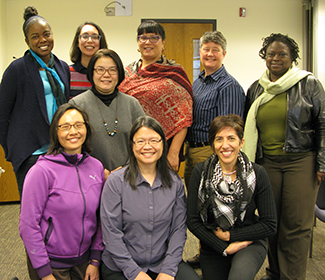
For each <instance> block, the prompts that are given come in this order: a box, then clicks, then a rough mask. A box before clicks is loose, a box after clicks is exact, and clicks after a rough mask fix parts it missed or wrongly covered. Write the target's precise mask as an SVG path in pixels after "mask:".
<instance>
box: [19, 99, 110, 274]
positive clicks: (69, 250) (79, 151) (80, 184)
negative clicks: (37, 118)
mask: <svg viewBox="0 0 325 280" xmlns="http://www.w3.org/2000/svg"><path fill="white" fill-rule="evenodd" d="M90 137H91V128H90V126H89V119H88V115H87V113H86V112H85V111H84V110H83V109H81V108H79V107H77V106H75V105H73V104H64V105H62V106H60V107H59V108H58V110H57V111H56V113H55V114H54V117H53V121H52V124H51V127H50V140H51V144H50V148H49V151H48V153H47V154H46V155H44V156H40V157H39V159H38V161H37V162H36V164H35V165H34V166H33V167H32V168H31V169H30V170H29V172H28V173H27V175H26V178H25V182H24V192H23V200H22V204H21V215H20V224H19V229H20V236H21V238H22V239H23V242H24V245H25V247H26V252H27V254H28V261H27V262H28V270H29V276H30V278H31V279H32V280H34V279H40V278H41V279H46V280H47V279H50V280H54V279H56V280H63V279H70V276H71V277H72V278H71V279H81V280H84V279H89V280H95V279H96V280H97V279H99V270H98V268H99V264H100V261H101V252H102V250H103V244H102V231H101V226H100V222H99V213H98V212H99V202H100V195H101V191H102V187H103V184H104V180H105V179H104V168H103V165H102V164H101V163H100V161H98V160H97V159H95V158H93V157H91V156H89V154H88V153H89V152H90V146H89V143H90ZM69 275H70V276H69ZM65 277H69V278H65Z"/></svg>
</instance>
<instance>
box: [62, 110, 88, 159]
mask: <svg viewBox="0 0 325 280" xmlns="http://www.w3.org/2000/svg"><path fill="white" fill-rule="evenodd" d="M84 121H85V120H84V119H83V117H82V115H81V114H80V113H79V112H78V111H77V110H75V109H72V110H68V111H66V112H65V113H64V114H63V115H62V117H61V118H60V120H59V122H58V126H60V125H63V124H70V125H73V124H75V123H77V122H81V123H83V122H84ZM57 134H58V140H59V142H60V144H61V146H62V147H63V150H64V151H65V152H66V153H67V154H71V155H74V154H81V150H82V145H83V143H84V142H85V140H86V136H87V128H86V126H83V128H82V129H80V130H76V129H75V127H74V126H71V128H70V130H69V131H62V130H61V129H60V128H58V129H57Z"/></svg>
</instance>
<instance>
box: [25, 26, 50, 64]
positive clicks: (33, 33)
mask: <svg viewBox="0 0 325 280" xmlns="http://www.w3.org/2000/svg"><path fill="white" fill-rule="evenodd" d="M25 41H26V44H27V45H28V47H29V48H30V49H31V50H32V51H33V52H34V53H36V54H37V55H38V56H39V57H40V58H41V59H42V60H43V61H44V62H45V63H48V62H49V60H50V54H51V51H52V49H53V46H54V40H53V35H52V31H51V29H50V27H49V25H48V24H47V23H46V22H45V21H44V20H39V21H37V22H35V23H34V24H32V25H31V26H30V27H29V29H28V34H27V38H26V39H25Z"/></svg>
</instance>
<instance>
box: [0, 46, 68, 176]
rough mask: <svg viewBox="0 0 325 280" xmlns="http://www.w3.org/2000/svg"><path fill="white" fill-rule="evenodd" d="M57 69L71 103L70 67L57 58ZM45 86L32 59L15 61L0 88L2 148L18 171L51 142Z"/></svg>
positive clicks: (26, 54)
mask: <svg viewBox="0 0 325 280" xmlns="http://www.w3.org/2000/svg"><path fill="white" fill-rule="evenodd" d="M54 61H55V64H54V68H55V70H56V72H57V73H58V75H59V76H60V78H61V80H62V82H63V83H64V87H65V92H64V94H65V96H66V99H67V101H68V100H69V90H70V71H69V66H68V65H67V64H66V63H65V62H64V61H61V60H59V59H58V58H57V57H56V56H54ZM49 127H50V122H49V119H48V116H47V109H46V101H45V93H44V86H43V82H42V79H41V76H40V74H39V70H38V67H37V65H36V64H35V63H34V62H33V61H32V59H31V58H30V56H29V55H28V51H26V52H25V54H24V56H23V57H21V58H19V59H17V60H15V61H13V62H12V63H11V64H10V65H9V66H8V68H7V69H6V71H5V72H4V74H3V77H2V81H1V84H0V144H1V146H2V147H3V149H4V152H5V155H6V159H7V160H8V161H10V162H11V163H12V165H13V167H14V171H17V169H18V168H19V167H20V165H21V164H22V162H23V161H24V160H25V159H26V158H27V157H29V156H30V155H31V154H32V153H33V152H35V151H36V150H37V149H38V148H40V147H41V146H42V145H44V144H46V143H49V142H50V132H49Z"/></svg>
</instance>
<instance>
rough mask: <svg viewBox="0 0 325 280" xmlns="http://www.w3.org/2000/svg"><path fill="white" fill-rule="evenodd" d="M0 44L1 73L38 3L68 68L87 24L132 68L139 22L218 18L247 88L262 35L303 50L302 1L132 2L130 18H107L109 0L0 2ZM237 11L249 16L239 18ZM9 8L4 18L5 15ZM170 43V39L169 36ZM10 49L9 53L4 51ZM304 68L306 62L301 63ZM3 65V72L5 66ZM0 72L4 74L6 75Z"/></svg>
mask: <svg viewBox="0 0 325 280" xmlns="http://www.w3.org/2000/svg"><path fill="white" fill-rule="evenodd" d="M0 1H1V2H0V3H1V15H0V16H1V27H2V26H5V30H4V31H0V39H1V41H0V42H3V43H2V44H4V51H3V49H2V47H3V46H2V45H0V46H1V50H2V51H1V54H2V55H3V56H4V57H3V62H2V63H1V64H0V71H1V70H2V71H3V70H4V69H5V68H6V67H7V65H8V64H9V63H10V62H11V61H12V57H13V56H16V57H20V56H22V55H23V53H24V51H25V50H26V44H25V42H24V37H23V33H22V24H23V18H22V14H23V11H24V8H25V7H26V6H28V5H34V6H35V7H36V8H37V9H38V11H39V13H40V15H42V16H43V17H45V18H46V19H47V20H48V21H49V23H50V24H51V26H52V30H53V33H54V39H55V47H54V51H53V52H54V53H55V54H56V55H57V56H58V57H59V58H61V59H63V60H65V61H66V62H67V63H68V64H70V63H71V62H70V59H69V50H70V46H71V42H72V38H73V36H74V32H75V30H76V28H77V26H78V25H79V24H80V23H81V22H82V21H84V20H91V21H94V22H96V23H97V24H99V25H100V26H101V27H102V28H103V30H104V32H105V34H106V36H107V40H108V43H109V47H110V48H112V49H114V50H115V51H117V52H118V53H119V55H120V56H121V58H122V60H123V63H124V64H128V63H130V62H131V61H133V60H135V59H137V58H138V57H139V53H138V52H137V43H136V39H135V38H136V28H137V26H138V25H139V23H140V20H141V18H179V19H216V20H217V29H218V30H219V31H221V32H222V33H223V34H224V35H225V37H226V38H227V40H228V54H227V56H226V58H225V60H224V64H225V66H226V69H227V70H228V71H229V72H230V73H231V74H232V75H233V76H234V77H235V78H237V79H238V81H239V82H240V83H241V84H242V86H243V87H244V88H245V89H247V87H248V86H249V85H250V84H251V83H252V82H253V81H254V80H255V79H258V78H259V77H260V76H261V74H262V72H263V71H264V70H265V64H264V62H263V61H262V60H261V59H260V58H259V56H258V51H259V49H260V47H261V43H262V41H261V39H262V37H265V36H268V35H269V34H270V33H272V32H281V33H285V34H288V35H289V36H291V37H293V38H294V39H295V40H296V41H297V42H298V44H299V46H300V48H301V49H302V0H240V1H239V0H227V1H221V0H202V1H197V0H164V1H158V0H133V8H132V16H124V17H107V16H106V15H105V13H104V7H105V6H106V5H107V4H108V3H110V2H111V1H107V0H105V1H104V0H93V1H89V0H87V1H85V0H55V1H53V0H47V1H44V0H28V1H27V0H0ZM239 7H245V8H246V10H247V16H246V17H245V18H240V17H239ZM3 8H5V12H6V15H7V16H6V18H4V17H3V15H4V13H3V12H2V10H3ZM167 44H168V38H167ZM5 49H6V51H5ZM299 65H300V66H301V67H302V62H300V63H299ZM1 67H2V68H1ZM2 71H1V72H0V74H2Z"/></svg>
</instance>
